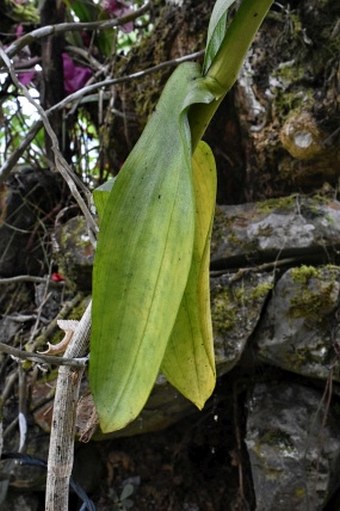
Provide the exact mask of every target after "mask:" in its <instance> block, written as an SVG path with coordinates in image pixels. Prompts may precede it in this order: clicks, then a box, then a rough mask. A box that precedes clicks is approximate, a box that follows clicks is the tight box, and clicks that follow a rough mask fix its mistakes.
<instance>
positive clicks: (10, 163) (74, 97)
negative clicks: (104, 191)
mask: <svg viewBox="0 0 340 511" xmlns="http://www.w3.org/2000/svg"><path fill="white" fill-rule="evenodd" d="M203 55H204V51H198V52H195V53H190V54H189V55H185V56H184V57H179V58H177V59H172V60H167V61H165V62H162V63H161V64H157V65H156V66H152V67H149V68H147V69H144V70H142V71H137V72H136V73H132V74H130V75H127V76H120V77H119V78H110V79H106V80H102V81H101V82H97V83H94V84H91V85H87V86H86V87H83V88H82V89H80V90H78V91H76V92H73V93H72V94H69V95H68V96H66V98H64V99H62V100H61V101H59V103H56V104H55V105H53V106H52V107H51V108H49V109H48V110H46V111H45V115H46V116H47V117H48V116H49V115H51V113H53V112H54V111H56V110H60V109H62V108H64V107H66V106H67V105H69V104H70V103H73V102H75V101H79V100H80V99H82V98H83V97H84V96H86V95H87V94H90V93H92V92H93V91H95V90H97V89H100V88H102V87H108V86H109V85H116V84H118V83H123V82H127V81H130V80H137V79H140V78H143V77H144V76H146V75H148V74H151V73H155V72H156V71H159V70H160V69H163V68H165V67H172V66H177V65H178V64H180V63H182V62H186V61H188V60H194V59H196V58H199V57H202V56H203ZM42 127H43V122H42V120H41V119H39V120H38V121H36V122H35V123H34V124H33V125H32V127H31V128H30V130H29V131H28V133H27V135H26V136H25V138H24V140H23V141H22V142H21V144H20V145H19V147H18V148H17V149H16V150H15V151H14V152H13V153H12V154H11V155H10V157H9V158H8V159H7V160H6V161H5V163H4V164H3V165H2V167H1V168H0V183H2V182H3V181H5V179H7V177H8V176H9V174H10V172H11V170H12V169H13V167H14V166H15V165H16V164H17V163H18V161H19V159H20V158H21V156H22V155H23V154H24V152H25V151H26V149H27V148H28V147H29V146H30V144H31V143H32V141H33V140H34V137H35V136H36V134H37V133H38V131H39V130H40V129H41V128H42Z"/></svg>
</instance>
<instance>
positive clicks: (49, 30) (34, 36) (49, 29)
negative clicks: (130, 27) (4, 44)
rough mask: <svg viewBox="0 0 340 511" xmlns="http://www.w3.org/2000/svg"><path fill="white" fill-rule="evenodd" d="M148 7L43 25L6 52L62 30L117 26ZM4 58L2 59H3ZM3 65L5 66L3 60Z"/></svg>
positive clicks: (15, 50)
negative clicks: (106, 16) (114, 15)
mask: <svg viewBox="0 0 340 511" xmlns="http://www.w3.org/2000/svg"><path fill="white" fill-rule="evenodd" d="M149 7H150V2H147V3H146V4H145V5H143V6H142V7H141V8H140V9H137V10H136V11H134V12H132V13H130V14H126V15H125V16H122V17H120V18H116V19H114V20H105V21H93V22H92V21H90V22H87V23H80V22H74V23H58V24H57V25H45V26H44V27H40V28H37V29H36V30H32V32H29V33H28V34H25V35H23V36H22V37H20V38H19V39H16V40H15V41H14V42H13V43H12V44H11V45H10V46H9V47H8V48H7V49H6V53H7V56H8V57H13V56H14V55H16V54H17V53H18V52H19V51H20V50H22V48H24V47H25V46H27V45H29V44H32V43H34V42H37V41H38V39H42V38H44V37H48V36H51V35H54V34H60V33H62V32H78V31H81V30H105V29H108V28H114V27H118V26H119V25H125V24H126V23H129V22H130V21H133V20H135V19H136V18H139V17H140V16H142V14H145V13H146V12H147V11H148V10H149ZM3 60H4V59H3ZM4 63H5V65H6V66H7V64H6V62H5V60H4Z"/></svg>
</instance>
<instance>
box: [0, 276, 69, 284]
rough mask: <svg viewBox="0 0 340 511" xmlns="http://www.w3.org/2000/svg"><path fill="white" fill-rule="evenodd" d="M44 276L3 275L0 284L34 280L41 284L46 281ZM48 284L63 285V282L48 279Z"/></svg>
mask: <svg viewBox="0 0 340 511" xmlns="http://www.w3.org/2000/svg"><path fill="white" fill-rule="evenodd" d="M46 280H47V279H46V278H44V277H35V276H34V275H16V276H15V277H5V278H2V279H1V278H0V286H1V284H12V283H13V284H16V283H18V282H34V283H35V284H42V283H46ZM48 284H49V285H52V286H57V287H60V286H64V285H65V283H64V282H63V281H61V282H54V281H53V280H49V281H48Z"/></svg>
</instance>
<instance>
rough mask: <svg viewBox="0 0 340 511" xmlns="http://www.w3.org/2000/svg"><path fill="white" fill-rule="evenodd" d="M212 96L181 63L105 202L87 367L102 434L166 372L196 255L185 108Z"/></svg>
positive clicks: (118, 424)
mask: <svg viewBox="0 0 340 511" xmlns="http://www.w3.org/2000/svg"><path fill="white" fill-rule="evenodd" d="M174 91H176V93H174ZM211 100H213V95H212V94H211V93H210V92H209V90H207V89H205V88H204V86H202V79H201V78H200V70H199V66H198V65H196V64H193V63H185V64H182V65H181V66H179V67H178V68H177V70H176V71H175V72H174V73H173V75H172V76H171V77H170V79H169V81H168V83H167V85H166V87H165V89H164V91H163V94H162V96H161V99H160V101H159V103H158V105H157V108H156V111H155V112H154V114H153V115H152V117H151V118H150V120H149V122H148V124H147V126H146V128H145V130H144V132H143V134H142V136H141V138H140V139H139V141H138V142H137V144H136V146H135V147H134V149H133V150H132V152H131V153H130V155H129V157H128V159H127V160H126V162H125V164H124V166H123V169H122V170H121V172H120V173H119V175H118V178H117V180H116V182H115V185H114V186H113V188H112V191H111V193H110V196H109V199H108V201H107V203H106V205H105V210H104V216H103V218H102V221H101V224H100V233H99V238H98V245H97V250H96V257H95V263H94V277H93V312H92V338H91V358H90V370H89V375H90V385H91V389H92V392H93V396H94V400H95V404H96V408H97V412H98V415H99V420H100V425H101V428H102V430H103V431H104V432H109V431H114V430H117V429H120V428H123V427H124V426H125V425H126V424H127V423H128V422H130V421H132V420H133V419H134V418H135V417H136V416H137V415H138V414H139V412H140V411H141V409H142V407H143V406H144V404H145V402H146V400H147V398H148V396H149V394H150V392H151V389H152V386H153V384H154V382H155V379H156V377H157V374H158V372H159V368H160V364H161V361H162V359H163V356H164V352H165V349H166V345H167V343H168V339H169V337H170V334H171V331H172V328H173V325H174V322H175V319H176V316H177V313H178V309H179V305H180V302H181V299H182V296H183V292H184V289H185V286H186V283H187V279H188V274H189V270H190V266H191V259H192V252H193V241H194V222H195V204H194V196H193V188H192V169H191V139H190V130H189V125H188V120H187V109H188V106H189V105H190V104H192V103H194V102H209V101H211Z"/></svg>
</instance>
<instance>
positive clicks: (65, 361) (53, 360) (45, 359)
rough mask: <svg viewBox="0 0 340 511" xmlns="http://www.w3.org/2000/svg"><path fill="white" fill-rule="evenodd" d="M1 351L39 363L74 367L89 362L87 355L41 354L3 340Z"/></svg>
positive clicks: (79, 366)
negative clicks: (24, 349)
mask: <svg viewBox="0 0 340 511" xmlns="http://www.w3.org/2000/svg"><path fill="white" fill-rule="evenodd" d="M0 351H2V352H3V353H7V354H8V355H12V356H13V357H16V358H19V359H20V360H31V361H32V362H37V363H39V364H42V363H43V364H52V365H57V366H62V365H63V366H68V367H74V368H83V367H85V366H86V364H87V357H80V358H64V357H56V356H50V355H41V354H38V353H34V352H33V351H23V350H19V349H18V348H13V346H9V345H8V344H5V343H3V342H0Z"/></svg>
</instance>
